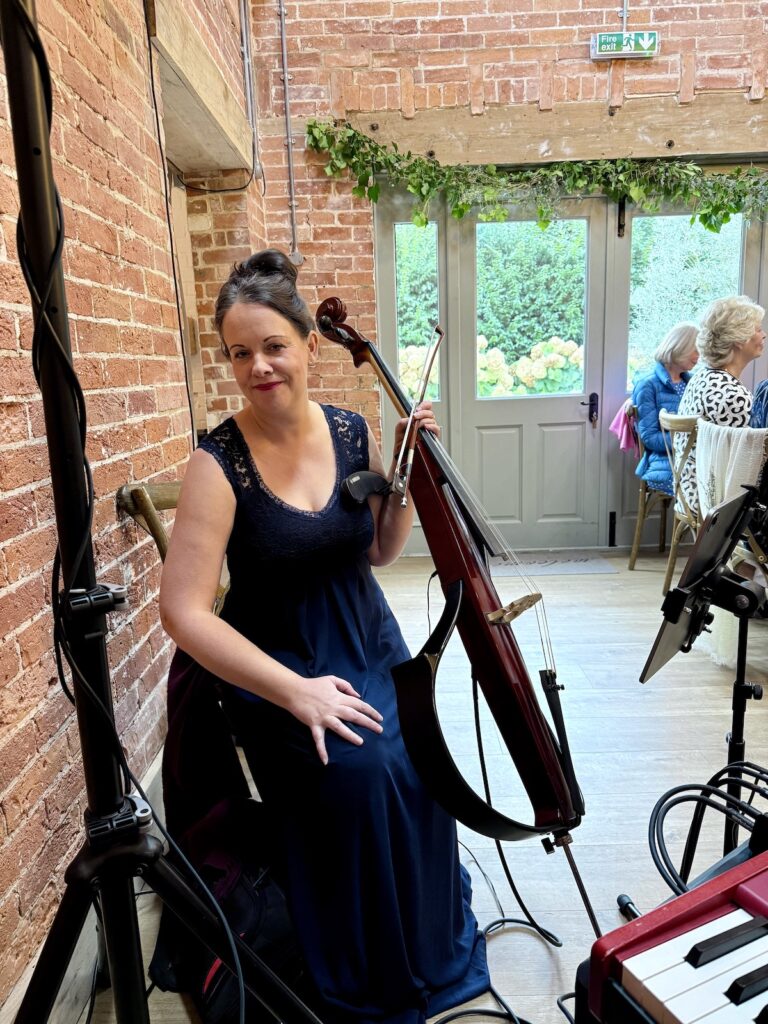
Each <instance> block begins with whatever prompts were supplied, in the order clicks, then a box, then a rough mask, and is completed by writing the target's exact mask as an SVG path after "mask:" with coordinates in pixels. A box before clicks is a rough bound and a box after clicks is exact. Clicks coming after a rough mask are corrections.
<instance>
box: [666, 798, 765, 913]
mask: <svg viewBox="0 0 768 1024" xmlns="http://www.w3.org/2000/svg"><path fill="white" fill-rule="evenodd" d="M745 784H746V783H745ZM746 785H751V784H746ZM683 803H696V804H697V805H699V806H702V807H704V809H706V807H711V808H713V809H714V810H717V811H719V812H720V813H721V814H723V815H724V816H725V817H726V818H728V819H729V820H731V821H734V822H735V823H737V824H738V825H739V827H741V828H744V829H746V830H747V831H751V830H752V824H751V821H753V820H756V819H757V818H758V817H759V814H758V812H757V811H756V810H755V809H754V808H753V807H752V806H751V804H748V803H745V802H744V801H743V800H737V799H736V798H735V797H732V796H731V795H730V794H729V793H727V792H723V791H722V790H721V789H718V788H716V787H712V786H708V785H684V786H675V787H673V788H672V789H670V790H668V791H667V793H665V794H664V795H663V796H662V797H661V798H660V799H659V800H658V801H657V802H656V804H655V806H654V808H653V810H652V811H651V816H650V820H649V824H648V844H649V847H650V852H651V857H652V859H653V862H654V864H655V865H656V868H657V870H658V872H659V874H660V875H661V876H662V878H663V879H664V881H665V882H666V883H667V885H668V886H669V888H670V889H671V890H672V891H673V892H674V893H676V894H677V895H681V894H682V893H684V892H687V891H688V885H687V884H686V882H685V880H684V879H683V878H682V877H681V875H680V873H679V872H678V870H677V869H676V868H675V866H674V864H673V863H672V858H671V857H670V855H669V851H668V850H667V846H666V842H665V839H664V821H665V819H666V816H667V814H668V813H669V812H670V811H671V810H672V808H673V807H676V806H678V805H680V804H683Z"/></svg>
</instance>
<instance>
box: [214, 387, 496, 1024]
mask: <svg viewBox="0 0 768 1024" xmlns="http://www.w3.org/2000/svg"><path fill="white" fill-rule="evenodd" d="M323 411H324V413H325V416H326V420H327V422H328V426H329V429H330V432H331V436H332V438H333V443H334V447H335V452H336V465H337V473H336V482H335V486H334V489H333V494H332V495H331V498H330V500H329V501H328V504H327V505H326V507H325V508H324V509H322V510H321V511H319V512H308V511H304V510H301V509H297V508H294V507H293V506H290V505H288V504H286V503H285V502H284V501H282V500H281V499H280V498H278V497H277V496H276V495H274V494H273V493H272V492H271V491H270V490H269V488H268V487H267V486H266V485H265V484H264V482H263V480H262V479H261V478H260V476H259V473H258V470H257V468H256V466H255V465H254V462H253V459H252V457H251V454H250V451H249V449H248V447H247V445H246V443H245V440H244V438H243V436H242V434H241V432H240V430H239V428H238V426H237V424H236V423H235V421H234V420H233V419H229V420H227V421H225V422H224V423H223V424H221V426H219V427H217V428H216V429H215V430H214V431H212V432H211V433H210V434H209V435H208V436H207V437H206V438H205V439H204V440H203V441H202V442H201V447H202V448H204V449H205V450H206V451H208V452H209V453H210V454H211V455H213V456H214V458H216V460H217V461H218V463H219V465H220V466H221V468H222V469H223V471H224V473H225V474H226V476H227V479H228V480H229V482H230V483H231V485H232V488H233V490H234V492H235V495H236V498H237V509H236V513H235V521H234V526H233V530H232V535H231V538H230V542H229V546H228V548H227V560H228V565H229V569H230V574H231V586H230V591H229V594H228V596H227V600H226V604H225V607H224V610H223V612H222V617H223V618H224V619H225V620H226V621H227V622H229V623H230V624H231V625H232V626H233V627H234V628H235V629H237V630H238V631H239V632H241V633H243V634H244V635H246V636H247V637H248V638H249V639H250V640H252V641H253V642H254V643H255V644H257V645H258V646H259V647H260V648H262V650H264V651H266V652H267V653H268V654H270V655H271V656H272V657H274V658H276V659H277V660H278V661H280V662H281V663H282V664H284V665H287V666H288V667H289V668H291V669H293V670H294V671H295V672H297V673H299V674H300V675H302V676H304V677H307V678H314V677H320V676H325V675H337V676H340V677H342V678H343V679H346V680H348V681H349V682H350V683H351V684H352V685H353V686H354V687H355V689H356V690H357V691H358V693H359V694H360V695H361V697H362V698H363V699H364V700H365V701H367V702H368V703H369V704H371V705H373V707H375V708H376V709H377V710H378V711H380V712H381V714H382V715H383V716H384V731H383V733H382V734H380V735H377V734H375V733H373V732H371V731H369V730H367V729H359V730H357V731H359V733H360V735H361V736H362V738H363V740H364V742H363V745H362V746H361V747H358V746H355V745H354V744H351V743H349V742H347V741H346V740H343V739H341V738H339V737H338V736H336V734H335V733H331V732H326V745H327V750H328V756H329V763H328V765H327V766H324V765H323V764H322V763H321V762H320V759H319V757H318V754H317V751H316V749H315V745H314V742H313V741H312V737H311V735H310V732H309V729H308V728H307V727H306V726H305V725H303V724H302V723H301V722H299V721H298V720H297V719H296V718H294V717H293V716H292V715H291V714H289V713H288V712H287V711H284V710H283V709H281V708H279V707H277V706H276V705H274V704H271V703H269V702H268V701H265V700H262V699H260V698H256V697H254V696H253V695H251V694H249V693H246V692H245V691H242V690H234V694H235V698H234V703H235V705H236V711H235V713H236V716H237V727H238V732H239V736H240V739H241V741H242V742H243V746H244V749H245V751H246V754H247V757H248V761H249V765H250V767H251V771H252V773H253V775H254V780H255V782H256V785H257V787H258V790H259V794H260V796H261V798H262V799H263V800H264V802H265V804H267V805H268V806H269V807H270V808H271V813H272V815H273V817H274V820H275V822H276V829H277V833H278V835H277V840H278V849H279V851H280V853H279V857H278V859H279V867H280V868H281V872H282V879H283V881H284V884H285V888H286V895H287V898H288V903H289V907H290V911H291V915H292V917H293V920H294V925H295V927H296V931H297V933H298V938H299V942H300V945H301V947H302V950H303V953H304V956H305V959H306V962H307V965H308V968H309V972H310V974H311V977H312V981H313V984H314V987H315V989H316V993H317V1005H316V1007H315V1008H316V1010H317V1012H318V1015H319V1016H321V1018H323V1019H324V1020H325V1021H326V1022H327V1024H373V1022H377V1024H384V1022H386V1024H422V1022H423V1021H424V1020H425V1019H426V1017H428V1016H431V1015H433V1014H436V1013H440V1012H442V1011H443V1010H445V1009H448V1008H449V1007H451V1006H455V1005H457V1004H459V1003H461V1002H464V1001H465V1000H467V999H472V998H474V997H475V996H477V995H479V994H480V993H482V992H485V991H487V989H488V987H489V984H490V980H489V977H488V969H487V965H486V958H485V942H484V939H483V938H482V936H480V935H479V933H478V929H477V922H476V920H475V917H474V915H473V913H472V910H471V909H470V888H469V876H468V874H467V872H466V870H465V869H464V868H463V866H462V865H461V864H460V863H459V858H458V847H457V841H456V829H455V822H454V820H453V819H452V818H451V817H450V816H449V815H448V814H446V813H445V812H444V811H443V810H442V809H441V808H440V807H438V806H437V805H436V804H435V803H434V802H433V801H432V800H431V799H430V798H429V796H428V795H427V793H426V792H425V790H424V789H423V787H422V785H421V782H420V780H419V779H418V777H417V775H416V773H415V771H414V768H413V766H412V764H411V762H410V760H409V758H408V755H407V754H406V751H405V748H404V746H403V740H402V736H401V734H400V728H399V724H398V717H397V706H396V701H395V690H394V685H393V682H392V678H391V675H390V669H391V667H392V666H393V665H395V664H397V663H399V662H401V661H404V660H406V659H408V658H409V657H410V655H409V652H408V650H407V648H406V646H405V642H404V640H403V638H402V635H401V633H400V630H399V627H398V625H397V622H396V621H395V618H394V616H393V614H392V612H391V610H390V608H389V606H388V604H387V602H386V600H385V598H384V595H383V593H382V591H381V588H380V587H379V585H378V583H377V582H376V580H375V579H374V577H373V574H372V572H371V568H370V564H369V562H368V559H367V556H366V552H367V550H368V548H369V546H370V544H371V542H372V540H373V520H372V516H371V513H370V510H369V508H368V506H367V505H363V506H362V507H361V506H355V505H353V504H352V503H348V502H347V500H346V499H345V498H344V497H343V495H342V493H341V489H340V487H341V482H342V480H343V479H344V477H345V476H347V475H348V474H350V473H352V472H353V471H355V470H359V469H367V468H368V433H367V427H366V425H365V421H364V420H363V418H362V417H360V416H358V415H357V414H355V413H351V412H346V411H344V410H341V409H337V408H334V407H331V406H323Z"/></svg>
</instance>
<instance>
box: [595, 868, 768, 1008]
mask: <svg viewBox="0 0 768 1024" xmlns="http://www.w3.org/2000/svg"><path fill="white" fill-rule="evenodd" d="M589 1012H590V1014H591V1016H592V1018H593V1019H594V1020H595V1021H598V1022H599V1024H635V1022H638V1024H639V1022H643V1024H645V1022H650V1024H694V1022H695V1024H752V1022H756V1024H768V853H761V854H759V855H758V856H756V857H752V858H751V859H749V860H747V861H745V862H743V863H741V864H738V865H737V866H736V867H733V868H730V869H729V870H728V871H725V872H724V873H723V874H721V875H718V876H716V877H715V878H712V879H710V880H709V881H707V882H704V883H703V884H702V885H700V886H698V887H696V888H695V889H691V891H690V892H687V893H684V894H683V895H682V896H677V897H675V898H674V899H671V900H669V901H668V902H667V903H664V904H662V905H661V906H660V907H657V908H656V909H655V910H652V911H650V912H649V913H647V914H644V915H643V916H642V917H639V918H637V919H636V920H635V921H631V922H630V923H629V924H627V925H624V926H623V927H622V928H617V929H616V930H615V931H613V932H610V933H609V934H608V935H604V936H603V937H602V938H601V939H598V941H597V942H596V943H595V944H594V946H593V947H592V954H591V957H590V962H589Z"/></svg>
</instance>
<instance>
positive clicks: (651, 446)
mask: <svg viewBox="0 0 768 1024" xmlns="http://www.w3.org/2000/svg"><path fill="white" fill-rule="evenodd" d="M698 333H699V328H698V327H697V326H696V324H691V323H680V324H675V326H674V327H673V328H672V330H671V331H670V332H669V333H668V334H667V336H666V337H665V338H664V340H663V341H662V343H661V344H660V345H659V347H658V348H657V349H656V351H655V352H654V355H653V358H654V359H655V361H656V365H655V366H654V368H653V370H652V371H651V373H649V374H646V376H644V377H641V378H640V379H639V380H638V381H637V382H636V383H635V386H634V388H633V390H632V404H633V405H634V406H635V408H636V409H637V423H636V425H637V432H638V434H639V435H640V440H641V441H642V442H643V448H644V449H645V451H644V452H643V457H642V458H641V459H640V461H639V462H638V464H637V469H636V470H635V472H636V473H637V475H638V476H639V477H640V478H641V479H642V480H645V482H646V483H647V484H648V486H649V487H653V488H654V489H655V490H657V491H664V493H665V494H672V492H673V487H672V467H671V466H670V464H669V458H668V456H667V449H666V446H665V444H664V437H663V435H662V432H661V427H660V425H659V412H660V410H661V409H666V410H667V412H677V408H678V406H679V404H680V400H681V398H682V396H683V392H684V391H685V388H686V385H687V383H688V381H689V380H690V377H691V370H692V369H693V368H694V366H695V365H696V363H697V362H698V359H699V350H698V349H697V348H696V338H697V336H698Z"/></svg>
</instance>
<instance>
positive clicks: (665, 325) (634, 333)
mask: <svg viewBox="0 0 768 1024" xmlns="http://www.w3.org/2000/svg"><path fill="white" fill-rule="evenodd" d="M690 220H691V219H690V216H689V215H688V214H683V215H680V214H675V215H673V216H667V217H633V219H632V271H631V280H630V293H629V295H630V298H629V356H628V360H627V389H628V390H630V389H631V388H632V383H633V381H634V380H636V379H637V377H639V376H642V374H644V373H647V372H648V371H649V370H650V369H651V368H652V366H653V353H654V351H655V349H656V347H657V346H658V345H659V343H660V342H661V341H663V340H664V337H665V335H666V334H667V332H668V331H669V330H670V329H671V328H672V327H674V326H675V324H678V323H680V322H681V321H683V320H690V321H694V322H698V321H699V320H700V319H701V315H702V313H703V312H704V310H705V308H706V306H707V305H708V304H709V303H710V302H711V301H712V300H713V299H717V298H720V297H722V296H724V295H737V294H738V293H739V282H740V274H741V249H742V233H743V228H744V225H743V218H742V216H741V214H738V215H737V216H734V217H733V218H732V219H731V220H730V221H729V223H728V224H726V225H725V226H724V227H723V228H721V230H720V233H719V234H715V233H714V232H712V231H707V229H706V228H705V227H702V225H701V224H699V222H698V221H696V222H695V223H693V224H691V222H690Z"/></svg>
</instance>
